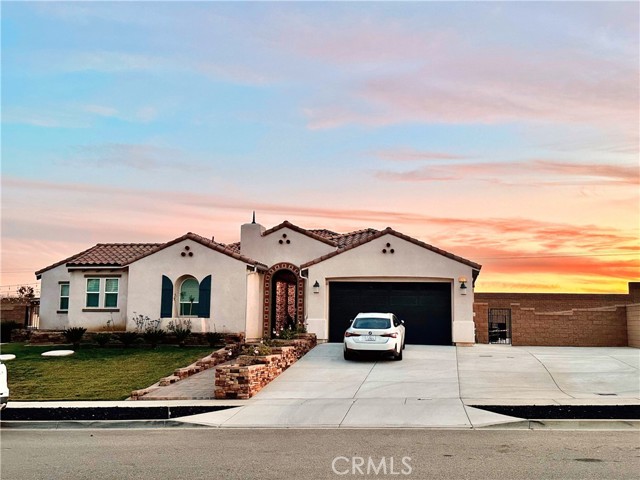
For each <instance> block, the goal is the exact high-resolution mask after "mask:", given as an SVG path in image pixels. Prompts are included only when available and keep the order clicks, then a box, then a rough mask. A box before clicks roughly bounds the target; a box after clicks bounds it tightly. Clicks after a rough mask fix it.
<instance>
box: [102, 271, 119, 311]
mask: <svg viewBox="0 0 640 480" xmlns="http://www.w3.org/2000/svg"><path fill="white" fill-rule="evenodd" d="M109 280H112V281H115V282H116V291H115V292H107V281H109ZM107 295H115V296H116V304H115V305H113V306H109V307H107ZM119 303H120V279H119V278H115V277H114V278H105V279H104V299H103V305H104V308H118V304H119Z"/></svg>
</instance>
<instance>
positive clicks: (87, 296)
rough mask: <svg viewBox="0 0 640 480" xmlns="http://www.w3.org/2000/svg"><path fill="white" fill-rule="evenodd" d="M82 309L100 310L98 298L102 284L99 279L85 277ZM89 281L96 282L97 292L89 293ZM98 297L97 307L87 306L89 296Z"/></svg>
mask: <svg viewBox="0 0 640 480" xmlns="http://www.w3.org/2000/svg"><path fill="white" fill-rule="evenodd" d="M84 280H85V282H84V308H100V297H101V295H100V294H101V292H102V282H101V281H100V280H101V279H100V278H97V277H87V278H85V279H84ZM91 280H97V281H98V291H97V292H90V291H89V282H90V281H91ZM90 294H91V295H98V305H95V306H94V305H91V306H90V305H89V295H90Z"/></svg>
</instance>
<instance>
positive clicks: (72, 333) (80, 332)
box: [62, 327, 87, 348]
mask: <svg viewBox="0 0 640 480" xmlns="http://www.w3.org/2000/svg"><path fill="white" fill-rule="evenodd" d="M86 331H87V329H86V328H83V327H71V328H67V329H65V330H63V331H62V334H63V335H64V337H65V338H66V339H67V341H68V342H71V343H72V344H73V347H74V348H79V347H80V340H82V337H84V334H85V333H86Z"/></svg>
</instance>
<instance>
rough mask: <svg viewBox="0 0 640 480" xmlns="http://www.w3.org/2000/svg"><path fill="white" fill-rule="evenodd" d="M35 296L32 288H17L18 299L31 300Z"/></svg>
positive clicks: (24, 286) (26, 286) (25, 286)
mask: <svg viewBox="0 0 640 480" xmlns="http://www.w3.org/2000/svg"><path fill="white" fill-rule="evenodd" d="M35 296H36V294H35V291H34V290H33V287H30V286H28V285H22V286H21V287H18V298H22V299H25V300H31V299H33V298H34V297H35Z"/></svg>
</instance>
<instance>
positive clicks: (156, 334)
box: [142, 327, 167, 348]
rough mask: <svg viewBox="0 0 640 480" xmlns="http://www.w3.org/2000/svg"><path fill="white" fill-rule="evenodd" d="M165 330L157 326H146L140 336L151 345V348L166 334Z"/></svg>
mask: <svg viewBox="0 0 640 480" xmlns="http://www.w3.org/2000/svg"><path fill="white" fill-rule="evenodd" d="M166 334H167V332H165V331H164V330H162V329H161V328H157V327H148V328H147V329H146V330H145V331H144V333H143V334H142V336H143V337H144V339H145V340H146V341H147V342H148V343H149V344H150V345H151V348H156V347H157V346H158V343H160V342H161V341H162V339H163V338H164V337H165V336H166Z"/></svg>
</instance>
